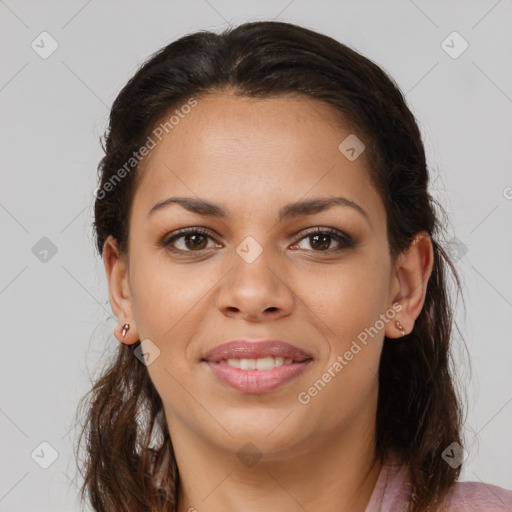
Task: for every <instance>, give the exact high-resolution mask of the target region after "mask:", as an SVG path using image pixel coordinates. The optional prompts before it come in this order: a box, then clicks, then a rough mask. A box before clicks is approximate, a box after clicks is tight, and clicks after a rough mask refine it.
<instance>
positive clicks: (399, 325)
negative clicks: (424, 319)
mask: <svg viewBox="0 0 512 512" xmlns="http://www.w3.org/2000/svg"><path fill="white" fill-rule="evenodd" d="M395 325H396V328H397V329H398V330H399V331H400V332H401V333H402V338H403V337H404V336H405V331H404V328H403V327H402V324H401V323H400V322H399V321H398V320H395Z"/></svg>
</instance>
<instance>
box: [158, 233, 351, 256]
mask: <svg viewBox="0 0 512 512" xmlns="http://www.w3.org/2000/svg"><path fill="white" fill-rule="evenodd" d="M191 234H194V235H196V234H198V235H205V236H207V237H210V238H211V239H213V240H215V236H214V235H213V234H212V233H211V232H210V231H207V230H205V229H202V228H197V227H192V228H183V229H179V230H178V231H175V232H174V233H172V234H171V236H170V237H169V236H165V237H164V238H163V239H162V240H161V241H160V243H159V245H160V246H161V247H164V248H167V249H168V250H170V251H172V252H175V253H181V254H183V253H201V252H203V251H205V250H207V249H199V250H197V251H193V250H187V251H185V250H183V249H176V248H175V247H172V244H173V242H175V241H176V240H178V239H180V238H183V237H184V236H185V235H191ZM313 235H328V236H330V237H332V238H333V239H335V240H336V241H337V242H339V243H340V244H342V245H343V247H341V248H339V249H335V250H333V249H328V250H325V251H319V250H315V249H312V251H313V252H316V253H320V254H322V253H326V254H333V253H338V252H341V251H343V250H345V249H350V248H353V247H355V242H354V241H353V239H352V238H351V237H350V236H349V235H347V234H346V233H343V232H342V231H338V230H337V229H334V228H320V227H318V228H313V229H311V230H309V231H307V232H306V233H304V234H303V236H302V237H301V238H300V239H299V240H298V241H297V242H296V243H295V244H294V246H295V245H297V244H298V243H300V242H301V241H302V240H304V239H305V238H308V237H311V236H313Z"/></svg>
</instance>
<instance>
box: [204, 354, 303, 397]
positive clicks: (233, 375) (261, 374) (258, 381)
mask: <svg viewBox="0 0 512 512" xmlns="http://www.w3.org/2000/svg"><path fill="white" fill-rule="evenodd" d="M204 362H205V363H206V364H207V365H208V366H209V367H210V368H211V371H212V372H213V374H214V375H215V376H216V377H217V378H218V379H219V380H221V381H222V382H225V383H226V384H228V385H230V386H231V387H233V388H235V389H237V390H238V391H242V392H243V393H252V394H258V393H268V392H269V391H273V390H274V389H277V388H278V387H279V386H282V385H284V384H286V383H287V382H289V381H290V380H292V379H294V378H295V377H297V376H298V375H300V374H301V373H302V372H303V371H304V370H305V369H306V368H307V367H308V366H309V364H310V363H311V362H312V360H311V359H310V360H308V361H304V362H303V363H291V364H285V365H283V366H278V367H276V368H272V369H271V370H241V369H240V368H235V367H234V366H230V365H229V364H227V363H213V362H211V361H204Z"/></svg>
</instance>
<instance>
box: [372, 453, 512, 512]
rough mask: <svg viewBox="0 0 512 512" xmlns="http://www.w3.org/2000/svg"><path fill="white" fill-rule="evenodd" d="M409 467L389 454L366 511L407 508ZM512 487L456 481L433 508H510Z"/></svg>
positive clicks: (480, 511)
mask: <svg viewBox="0 0 512 512" xmlns="http://www.w3.org/2000/svg"><path fill="white" fill-rule="evenodd" d="M407 477H408V469H407V465H406V464H404V463H403V462H402V461H401V460H400V459H399V458H398V457H397V456H396V455H394V454H393V455H391V456H390V457H389V458H388V459H387V461H385V463H384V464H383V466H382V469H381V471H380V474H379V478H378V479H377V483H376V484H375V488H374V490H373V493H372V495H371V497H370V502H369V503H368V506H367V507H366V511H365V512H406V510H407V506H408V501H409V498H408V492H407V487H408V485H407ZM511 511H512V491H509V490H507V489H503V488H502V487H498V486H496V485H491V484H485V483H482V482H457V483H456V484H455V486H454V487H453V488H452V490H451V491H450V492H449V494H448V495H447V496H446V498H445V499H444V501H443V503H442V504H441V506H440V507H439V508H438V509H437V511H436V512H511Z"/></svg>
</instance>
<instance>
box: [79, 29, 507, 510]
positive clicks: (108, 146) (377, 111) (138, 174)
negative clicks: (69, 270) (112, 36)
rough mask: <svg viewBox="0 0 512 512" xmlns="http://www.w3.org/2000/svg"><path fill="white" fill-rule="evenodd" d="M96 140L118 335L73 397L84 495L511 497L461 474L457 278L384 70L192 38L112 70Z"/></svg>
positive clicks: (293, 500) (311, 48)
mask: <svg viewBox="0 0 512 512" xmlns="http://www.w3.org/2000/svg"><path fill="white" fill-rule="evenodd" d="M104 149H105V157H104V158H103V159H102V161H101V163H100V166H99V174H100V185H99V188H98V191H97V194H96V202H95V221H94V227H95V230H96V242H97V249H98V251H99V254H100V255H101V256H102V257H103V259H104V264H105V270H106V275H107V279H108V285H109V294H110V302H111V305H112V309H113V311H114V313H115V315H116V317H117V319H118V321H119V324H118V326H117V328H116V331H115V336H116V338H117V339H118V340H119V341H120V342H121V343H120V345H119V352H118V355H117V359H116V360H115V361H112V363H111V364H110V366H109V367H108V368H107V369H106V371H105V373H104V375H103V376H102V377H101V378H100V379H99V380H98V382H96V383H95V385H94V388H93V389H92V391H91V392H90V393H89V395H90V396H87V397H84V399H85V398H87V402H85V400H84V399H83V400H84V403H85V404H86V406H87V407H88V409H87V418H86V424H85V426H84V431H83V432H82V434H83V433H84V432H85V431H86V432H87V447H86V461H85V471H84V473H85V482H84V485H83V487H82V499H83V497H84V494H85V491H87V492H88V494H89V498H90V502H91V504H92V506H93V508H94V509H95V510H97V511H109V512H112V511H128V510H129V511H137V512H140V511H142V510H147V511H155V512H156V511H163V510H168V511H178V512H184V511H192V510H198V511H203V510H204V511H217V510H219V511H220V510H221V511H232V510H233V511H234V510H244V512H247V511H249V512H250V511H256V510H258V511H259V510H275V511H282V510H286V511H295V510H297V511H299V510H315V511H332V510H337V511H351V512H356V511H361V512H363V511H366V512H374V511H377V510H379V511H386V512H396V511H402V510H409V511H411V512H421V511H427V510H439V511H441V510H462V508H461V507H465V508H464V510H484V509H485V510H511V507H512V492H511V491H507V490H505V489H502V488H500V487H497V486H493V485H489V484H483V483H456V479H457V477H458V476H459V474H460V470H461V462H462V460H463V458H464V452H463V448H462V439H461V425H462V407H461V404H460V401H459V398H458V397H457V394H456V392H455V389H454V377H453V375H452V374H451V372H450V367H449V356H450V352H449V348H450V336H451V328H452V322H453V314H454V312H453V305H452V303H451V300H450V297H449V294H448V288H447V278H448V271H451V272H452V273H453V276H454V277H455V280H456V283H457V285H459V280H458V277H457V273H456V270H455V268H454V267H453V265H452V263H451V262H450V259H449V257H448V255H447V254H446V253H445V251H444V250H443V249H442V247H441V245H440V243H439V239H438V237H439V234H440V232H441V228H442V226H441V223H440V222H439V219H438V217H437V215H436V212H435V209H434V207H435V202H434V200H433V198H432V197H431V196H430V194H429V191H428V178H429V177H428V171H427V168H426V163H425V154H424V148H423V145H422V141H421V136H420V132H419V130H418V126H417V124H416V122H415V119H414V117H413V115H412V114H411V112H410V110H409V109H408V107H407V106H406V104H405V101H404V98H403V96H402V94H401V93H400V91H399V90H398V88H397V86H396V85H395V84H394V83H393V81H392V80H391V79H390V78H389V77H388V76H387V75H386V74H385V73H384V72H383V71H382V70H381V69H380V68H379V67H378V66H376V65H375V64H374V63H372V62H371V61H369V60H368V59H366V58H364V57H363V56H361V55H359V54H358V53H356V52H355V51H353V50H351V49H350V48H348V47H346V46H344V45H342V44H340V43H339V42H337V41H334V40H333V39H331V38H329V37H327V36H325V35H322V34H318V33H316V32H313V31H311V30H308V29H305V28H302V27H299V26H296V25H292V24H287V23H278V22H256V23H247V24H244V25H241V26H239V27H237V28H234V29H231V30H227V31H226V32H224V33H222V34H220V35H217V34H214V33H211V32H206V31H203V32H198V33H195V34H191V35H188V36H186V37H183V38H181V39H179V40H177V41H175V42H173V43H172V44H170V45H168V46H167V47H165V48H163V49H162V50H160V51H159V52H157V53H156V54H155V55H153V56H152V57H151V58H150V59H149V60H148V61H147V62H146V63H145V64H144V65H143V66H142V67H141V68H140V69H139V70H138V71H137V73H136V74H135V76H134V77H133V78H132V79H131V80H130V81H129V82H128V84H127V85H126V86H125V87H124V88H123V90H122V91H121V93H120V94H119V96H118V97H117V98H116V100H115V102H114V104H113V106H112V111H111V116H110V125H109V129H108V132H107V136H106V143H105V148H104ZM81 437H82V436H81ZM493 507H494V508H493Z"/></svg>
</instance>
